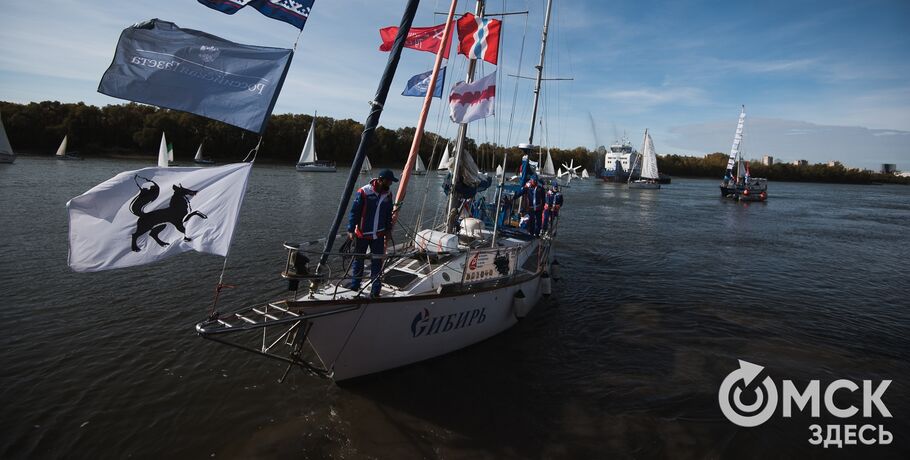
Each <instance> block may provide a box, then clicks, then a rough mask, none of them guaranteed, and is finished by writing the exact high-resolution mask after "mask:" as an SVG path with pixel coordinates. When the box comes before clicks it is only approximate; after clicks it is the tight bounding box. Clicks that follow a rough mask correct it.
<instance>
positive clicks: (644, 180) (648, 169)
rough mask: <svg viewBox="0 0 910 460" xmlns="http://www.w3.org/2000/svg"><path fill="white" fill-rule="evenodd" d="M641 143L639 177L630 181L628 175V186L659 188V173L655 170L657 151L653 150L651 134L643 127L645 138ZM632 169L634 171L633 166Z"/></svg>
mask: <svg viewBox="0 0 910 460" xmlns="http://www.w3.org/2000/svg"><path fill="white" fill-rule="evenodd" d="M642 144H643V145H642V152H641V156H640V158H641V161H642V163H641V174H640V175H639V177H640V179H638V180H636V181H634V182H633V181H631V178H632V177H631V176H629V179H630V182H629V188H647V189H659V188H660V182H659V180H660V173H658V172H657V153H656V152H655V151H654V141H652V140H651V135H650V134H648V130H647V129H645V138H644V140H643V141H642ZM632 170H633V171H634V170H635V168H634V167H633V168H632Z"/></svg>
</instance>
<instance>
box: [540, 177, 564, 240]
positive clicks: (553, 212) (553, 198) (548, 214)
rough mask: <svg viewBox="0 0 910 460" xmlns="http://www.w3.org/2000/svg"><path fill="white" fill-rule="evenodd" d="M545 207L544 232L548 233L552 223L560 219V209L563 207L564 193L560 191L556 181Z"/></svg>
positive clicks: (552, 185) (546, 199) (551, 187)
mask: <svg viewBox="0 0 910 460" xmlns="http://www.w3.org/2000/svg"><path fill="white" fill-rule="evenodd" d="M544 201H545V202H544V205H543V231H545V232H546V231H547V228H549V226H550V222H552V221H554V220H556V218H557V217H559V208H561V207H562V192H560V191H559V184H557V183H556V181H553V183H552V184H551V186H550V190H549V191H548V192H547V197H546V198H545V199H544Z"/></svg>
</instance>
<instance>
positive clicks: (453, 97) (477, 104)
mask: <svg viewBox="0 0 910 460" xmlns="http://www.w3.org/2000/svg"><path fill="white" fill-rule="evenodd" d="M495 100H496V72H493V73H491V74H489V75H487V76H486V77H483V78H481V79H480V80H476V81H474V82H472V83H464V82H460V83H457V84H456V85H455V86H454V87H453V88H452V93H451V94H449V112H450V116H451V118H452V121H454V122H455V123H470V122H472V121H474V120H480V119H481V118H486V117H489V116H490V115H493V103H494V102H495Z"/></svg>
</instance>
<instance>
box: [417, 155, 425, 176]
mask: <svg viewBox="0 0 910 460" xmlns="http://www.w3.org/2000/svg"><path fill="white" fill-rule="evenodd" d="M426 173H427V167H426V165H424V164H423V160H421V159H420V155H417V163H415V164H414V175H415V176H422V175H424V174H426Z"/></svg>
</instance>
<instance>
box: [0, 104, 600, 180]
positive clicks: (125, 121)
mask: <svg viewBox="0 0 910 460" xmlns="http://www.w3.org/2000/svg"><path fill="white" fill-rule="evenodd" d="M0 113H2V116H3V123H4V124H5V126H6V131H7V134H8V135H9V138H10V142H11V143H12V145H13V148H14V149H15V150H16V151H20V152H24V153H30V154H36V155H39V154H46V155H52V154H53V153H54V152H55V150H56V149H57V146H58V145H59V143H60V141H61V140H62V139H63V136H64V135H67V136H69V138H68V145H69V147H70V149H72V150H78V151H79V152H80V154H81V155H82V156H84V157H92V156H98V157H102V156H112V155H114V156H116V155H146V156H149V157H153V156H156V155H157V152H158V147H159V144H160V142H161V133H162V132H163V133H166V135H167V140H168V142H169V143H171V144H173V145H174V154H175V159H176V160H177V161H178V162H179V161H180V160H181V159H186V160H189V158H191V157H192V155H194V154H195V152H196V148H197V146H198V145H199V144H200V143H204V147H203V149H204V153H205V156H208V157H211V158H213V159H214V160H216V161H218V162H232V161H240V160H242V159H243V158H244V157H245V156H246V155H247V153H248V152H249V151H250V150H252V149H253V148H254V147H255V146H256V143H257V142H258V141H259V136H258V135H256V134H254V133H251V132H248V131H245V130H242V129H240V128H236V127H234V126H230V125H227V124H225V123H222V122H219V121H214V120H210V119H208V118H204V117H200V116H197V115H193V114H190V113H186V112H179V111H175V110H167V109H160V108H156V107H153V106H148V105H143V104H136V103H127V104H118V105H107V106H104V107H96V106H92V105H86V104H84V103H81V102H80V103H60V102H56V101H44V102H32V103H29V104H16V103H9V102H0ZM312 121H313V117H312V116H311V115H300V114H281V115H272V116H271V119H270V120H269V124H268V128H267V130H266V132H265V135H264V136H263V141H262V145H261V146H260V149H259V154H258V156H257V161H262V162H269V163H287V164H294V163H296V162H297V159H298V157H299V156H300V151H301V150H302V149H303V144H304V141H305V140H306V136H307V134H308V132H309V129H310V124H311V123H312ZM362 133H363V124H362V123H360V122H357V121H355V120H352V119H342V120H338V119H334V118H331V117H321V116H320V117H317V119H316V134H315V137H316V151H317V154H318V155H319V159H321V160H334V161H336V162H338V163H339V164H342V165H344V164H350V163H351V162H352V160H353V157H354V154H355V153H356V151H357V146H358V144H359V143H360V137H361V134H362ZM414 133H415V128H413V127H406V128H398V129H395V130H392V129H387V128H384V127H382V126H380V127H378V128H377V129H376V131H375V137H374V139H373V143H372V145H371V146H370V149H369V150H368V151H367V155H368V156H369V158H370V162H371V163H372V164H373V165H374V166H388V167H401V166H402V165H403V164H404V162H405V160H406V159H407V155H408V152H409V151H410V148H411V143H412V141H413V139H414ZM450 140H452V141H454V139H447V138H445V137H442V136H438V135H436V134H434V133H430V132H427V133H425V134H424V136H423V138H422V139H421V143H420V155H421V157H422V158H423V160H424V162H425V163H426V164H427V165H428V166H430V162H431V161H432V162H433V165H432V166H435V165H436V164H438V162H439V159H440V158H441V156H442V154H443V150H444V149H445V147H446V144H447V143H448V142H449V141H450ZM465 148H466V150H467V151H469V152H471V153H473V154H474V158H475V160H476V161H477V162H478V163H480V166H481V167H483V168H484V169H491V168H495V164H499V163H500V162H501V161H502V154H503V152H504V151H505V152H507V153H508V154H509V159H508V165H509V166H508V168H509V169H510V170H511V169H517V165H518V161H519V159H520V158H521V151H520V150H518V149H517V148H514V147H513V148H508V149H503V148H502V147H499V146H497V145H494V144H490V143H482V144H480V145H478V144H477V142H476V141H475V140H473V139H470V138H469V139H467V140H466V142H465ZM552 154H553V158H554V161H556V162H557V163H559V162H561V161H564V162H566V163H568V162H569V161H570V160H571V159H573V158H574V159H575V164H579V163H586V162H589V160H590V152H589V151H588V150H587V149H584V148H581V147H579V148H576V149H572V150H563V149H552ZM431 157H432V158H431ZM494 161H495V164H494ZM589 169H590V168H589Z"/></svg>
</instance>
